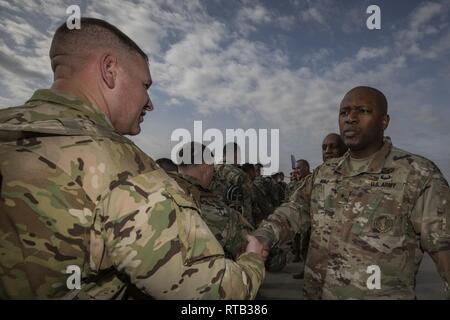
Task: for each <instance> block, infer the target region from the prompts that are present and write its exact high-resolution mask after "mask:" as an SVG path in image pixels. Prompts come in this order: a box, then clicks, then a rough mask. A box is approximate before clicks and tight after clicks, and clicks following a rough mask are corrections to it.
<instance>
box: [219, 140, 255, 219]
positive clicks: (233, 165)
mask: <svg viewBox="0 0 450 320" xmlns="http://www.w3.org/2000/svg"><path fill="white" fill-rule="evenodd" d="M238 163H239V147H238V145H237V144H236V143H230V144H227V145H225V147H224V148H223V162H222V163H220V164H216V165H215V166H214V176H213V180H212V182H211V186H210V189H211V190H212V191H213V192H214V193H217V194H218V195H220V196H221V197H223V199H224V201H225V203H226V204H227V205H228V206H230V207H231V208H233V209H235V210H237V211H239V212H241V213H242V215H243V216H244V218H245V219H247V221H248V222H250V223H251V224H252V225H253V226H255V222H254V221H253V213H252V187H251V181H250V178H249V177H248V176H247V174H245V172H244V171H242V169H241V168H239V166H238Z"/></svg>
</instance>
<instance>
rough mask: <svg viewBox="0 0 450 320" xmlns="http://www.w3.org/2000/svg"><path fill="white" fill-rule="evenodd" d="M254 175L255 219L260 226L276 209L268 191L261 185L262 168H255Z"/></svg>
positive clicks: (258, 166)
mask: <svg viewBox="0 0 450 320" xmlns="http://www.w3.org/2000/svg"><path fill="white" fill-rule="evenodd" d="M252 166H253V165H252ZM244 171H245V170H244ZM253 173H254V176H253V175H252V176H253V179H251V180H252V191H253V219H254V221H255V225H256V226H258V225H259V223H260V222H261V221H262V220H264V219H265V218H267V217H268V216H269V215H270V214H271V213H272V212H273V210H274V207H273V205H272V202H271V201H270V200H269V198H268V196H267V195H266V190H265V188H264V186H263V184H262V183H261V180H262V177H261V167H260V165H259V164H257V165H254V166H253Z"/></svg>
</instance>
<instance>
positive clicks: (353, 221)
mask: <svg viewBox="0 0 450 320" xmlns="http://www.w3.org/2000/svg"><path fill="white" fill-rule="evenodd" d="M387 107H388V106H387V100H386V98H385V96H384V94H383V93H381V92H380V91H379V90H377V89H374V88H370V87H356V88H354V89H352V90H350V91H349V92H348V93H347V94H346V95H345V97H344V99H343V100H342V102H341V106H340V110H339V128H340V132H341V136H342V138H343V139H344V142H345V144H346V145H347V146H348V148H349V151H348V152H347V153H346V154H345V155H344V156H343V157H341V158H336V159H330V160H327V161H326V162H325V163H324V164H322V165H321V166H319V167H318V168H316V169H315V170H314V172H313V174H312V175H310V176H309V177H308V178H306V181H305V183H304V184H303V186H302V187H300V189H297V191H295V193H294V195H293V196H292V198H291V201H289V202H287V203H284V204H283V205H282V206H281V207H280V208H278V209H277V210H276V211H275V212H274V213H273V214H272V215H271V216H270V217H269V218H268V219H267V220H266V221H263V222H262V223H261V225H260V227H259V229H258V230H257V231H256V232H255V235H256V236H257V237H258V238H259V239H260V241H261V242H263V243H265V244H266V246H267V248H268V247H271V246H273V245H277V244H279V243H282V242H284V241H286V240H287V239H289V238H291V237H292V236H293V235H294V234H295V233H296V232H299V231H306V230H307V229H308V228H309V227H310V226H311V243H310V246H309V252H308V257H307V261H306V268H305V281H304V292H305V297H306V298H309V299H355V298H356V299H414V298H415V283H416V281H415V280H416V279H415V277H416V274H417V271H418V269H419V264H420V261H421V260H422V257H423V253H424V252H427V253H429V254H430V256H431V257H432V259H433V261H434V262H435V264H436V267H437V269H438V272H439V274H440V275H441V277H442V279H443V280H444V283H445V288H446V290H447V294H449V291H448V285H449V281H450V224H449V221H450V189H449V186H448V183H447V181H446V180H445V178H444V177H443V175H442V174H441V172H440V170H439V169H438V168H437V167H436V165H435V164H434V163H433V162H431V161H430V160H428V159H425V158H424V157H421V156H418V155H414V154H411V153H409V152H406V151H403V150H401V149H398V148H396V147H394V146H393V145H392V143H391V140H390V139H389V138H387V137H384V131H385V130H386V128H387V126H388V124H389V115H388V114H387ZM373 270H375V274H372V273H373V272H374V271H373ZM369 277H375V278H376V281H375V285H374V283H372V282H370V281H369V280H371V278H369ZM449 298H450V295H449Z"/></svg>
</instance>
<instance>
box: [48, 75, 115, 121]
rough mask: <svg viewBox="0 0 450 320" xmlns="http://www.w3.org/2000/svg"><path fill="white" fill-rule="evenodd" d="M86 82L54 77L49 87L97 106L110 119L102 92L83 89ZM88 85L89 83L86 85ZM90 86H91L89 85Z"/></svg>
mask: <svg viewBox="0 0 450 320" xmlns="http://www.w3.org/2000/svg"><path fill="white" fill-rule="evenodd" d="M85 86H86V82H84V81H75V80H68V79H65V78H61V79H55V81H54V82H53V84H52V86H51V89H53V90H56V91H61V92H66V93H69V94H71V95H73V96H76V97H79V98H80V99H82V100H84V101H87V102H89V103H91V104H92V105H94V106H95V107H97V108H98V109H99V110H100V111H102V112H103V113H104V114H106V116H107V117H108V118H109V119H111V116H110V113H109V110H108V107H107V104H106V101H105V99H104V97H103V95H102V94H95V93H91V92H90V91H89V90H86V89H85ZM88 86H89V85H88ZM89 87H92V86H89Z"/></svg>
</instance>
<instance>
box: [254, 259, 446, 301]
mask: <svg viewBox="0 0 450 320" xmlns="http://www.w3.org/2000/svg"><path fill="white" fill-rule="evenodd" d="M299 268H300V264H299V263H291V264H289V265H287V266H286V267H285V268H284V269H283V270H282V271H281V272H278V273H267V276H266V279H265V281H264V283H263V285H262V287H261V290H260V292H259V294H258V297H257V299H262V300H263V299H269V300H272V299H273V300H278V299H282V300H299V299H303V294H302V286H303V280H295V279H293V278H292V274H293V273H296V272H297V270H298V269H299ZM443 290H444V285H443V282H442V280H441V279H440V277H439V275H438V273H437V271H436V268H435V266H434V263H433V261H432V260H431V258H430V257H429V256H428V255H425V256H424V258H423V260H422V264H421V266H420V270H419V273H418V274H417V286H416V292H417V297H418V299H421V300H429V299H443V298H444V293H443Z"/></svg>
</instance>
